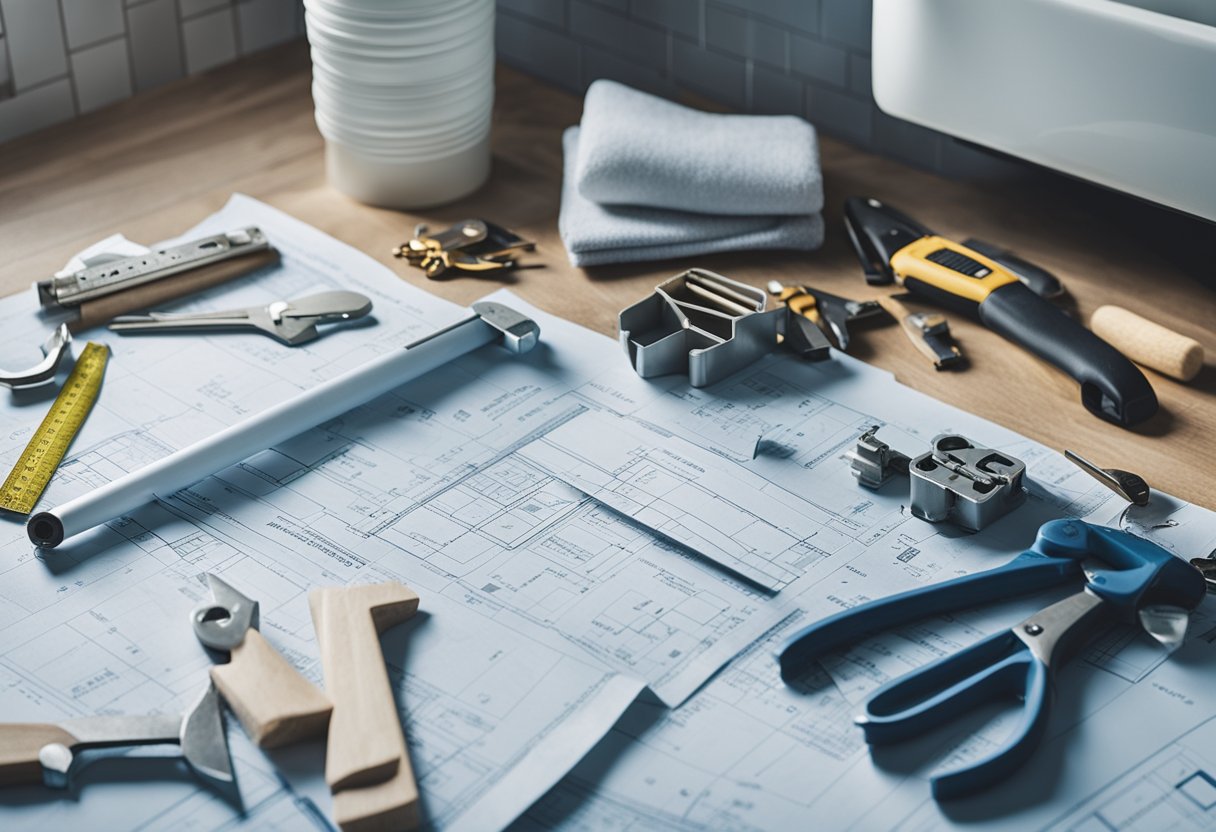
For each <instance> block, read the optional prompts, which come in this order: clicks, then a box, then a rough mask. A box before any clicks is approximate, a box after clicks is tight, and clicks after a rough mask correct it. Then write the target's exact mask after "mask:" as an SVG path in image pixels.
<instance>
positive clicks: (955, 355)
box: [878, 295, 966, 370]
mask: <svg viewBox="0 0 1216 832" xmlns="http://www.w3.org/2000/svg"><path fill="white" fill-rule="evenodd" d="M878 303H879V304H880V305H881V306H882V308H883V309H885V310H887V313H888V314H890V315H891V317H893V318H894V319H895V320H896V321H898V322H899V327H900V329H902V330H903V332H904V335H906V336H908V340H909V341H911V342H912V346H914V347H916V350H917V352H919V353H920V354H921V355H923V356H925V357H926V358H928V359H929V360H930V361H932V362H933V369H935V370H952V369H957V368H960V367H962V366H963V365H964V364H965V363H966V360H965V359H964V358H963V353H962V351H961V350H960V349H959V348H958V345H957V344H955V343H954V338H953V337H952V336H951V335H950V322H949V321H947V320H946V316H945V315H943V314H941V313H940V312H913V311H912V310H910V309H908V307H906V306H904V303H903V301H902V300H900V299H899V298H897V297H895V296H894V295H882V296H880V297H879V298H878Z"/></svg>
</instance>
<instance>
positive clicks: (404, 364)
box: [26, 301, 540, 549]
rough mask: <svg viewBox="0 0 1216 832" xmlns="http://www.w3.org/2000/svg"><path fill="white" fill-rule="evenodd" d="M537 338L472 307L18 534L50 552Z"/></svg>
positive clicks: (502, 315)
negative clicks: (478, 358) (388, 398)
mask: <svg viewBox="0 0 1216 832" xmlns="http://www.w3.org/2000/svg"><path fill="white" fill-rule="evenodd" d="M539 341H540V327H539V326H537V324H536V322H535V321H533V320H532V319H531V318H528V317H526V316H524V315H521V314H520V313H519V312H516V311H515V310H514V309H512V308H510V307H509V306H504V305H503V304H501V303H493V302H491V301H482V302H479V303H475V304H473V308H472V314H471V315H470V316H469V317H466V318H464V319H463V320H460V321H457V322H456V323H454V324H452V325H451V326H447V327H444V328H442V329H440V330H437V331H435V332H432V333H431V334H429V335H426V336H424V337H422V338H419V339H418V340H417V341H414V342H412V343H410V344H406V345H403V347H402V348H401V349H397V350H392V351H390V352H388V353H385V354H384V355H379V356H377V357H375V358H373V359H371V360H370V361H368V362H367V363H366V364H362V365H360V366H358V367H354V368H352V369H350V370H347V371H346V372H345V373H342V374H341V375H338V376H335V377H333V378H331V379H328V380H326V381H323V382H321V383H320V384H318V385H316V386H315V387H312V388H310V389H308V390H305V391H302V392H301V393H299V394H297V395H295V396H292V397H291V398H289V399H285V400H283V401H281V402H279V403H278V404H274V405H271V406H270V407H268V408H266V409H265V410H262V411H261V412H259V413H257V414H255V415H254V416H251V417H250V418H248V419H246V420H244V421H242V422H238V423H237V424H235V425H230V426H228V427H227V428H225V429H224V430H222V431H220V432H219V433H217V434H214V435H212V436H209V437H207V438H205V439H202V440H200V441H199V442H196V443H195V444H193V445H189V446H187V447H185V448H181V449H180V450H178V451H175V452H174V453H171V454H168V455H167V456H162V457H160V458H159V459H156V460H154V461H153V462H151V463H149V464H148V465H146V466H144V467H143V468H140V469H138V470H135V471H132V472H130V473H128V474H125V475H124V476H122V477H119V478H118V479H116V480H114V481H112V482H109V483H106V484H105V485H102V486H101V487H99V488H94V489H91V490H89V491H87V492H86V493H84V494H82V495H81V496H79V497H76V498H75V499H73V500H68V501H67V502H65V503H61V504H60V505H57V506H55V508H53V509H51V510H49V511H42V512H39V513H38V514H35V515H34V516H32V517H31V518H30V519H29V521H28V522H27V523H26V532H27V533H28V534H29V538H30V541H31V542H32V543H33V544H34V545H35V546H39V547H41V548H44V549H53V548H55V547H56V546H58V545H59V544H60V543H62V542H63V541H64V539H65V538H68V537H71V536H72V535H74V534H77V533H79V532H82V531H84V530H85V529H90V528H92V527H93V526H96V525H98V524H100V523H105V522H107V521H109V520H112V519H114V518H115V517H121V516H122V515H124V514H126V513H127V512H129V511H131V510H133V509H135V508H137V507H138V506H141V505H143V504H144V503H147V502H150V501H151V500H153V499H155V497H156V496H157V495H168V494H173V493H174V492H177V491H180V490H181V489H183V488H185V487H187V486H189V485H192V484H193V483H196V482H198V481H199V480H201V479H203V478H205V477H207V476H209V475H211V474H214V473H215V472H216V471H222V470H223V469H224V468H227V467H228V466H229V465H235V464H236V463H238V462H240V461H241V460H243V459H245V458H246V457H249V456H252V455H253V454H255V453H258V452H259V451H263V450H265V449H266V448H273V447H274V446H275V445H277V444H279V443H280V442H283V441H286V440H287V439H290V438H291V437H293V436H295V435H297V434H299V433H301V432H302V431H305V430H307V429H308V428H311V427H315V426H316V425H319V424H321V423H322V422H325V421H327V420H329V419H333V418H334V417H336V416H340V415H341V414H343V413H345V412H346V411H348V410H350V409H351V408H352V407H356V406H357V405H360V404H363V403H364V402H369V401H371V400H372V399H374V398H376V397H377V396H379V395H382V394H384V393H387V392H388V391H389V390H393V389H395V388H397V387H400V386H401V385H402V384H405V383H406V382H407V381H412V380H413V379H415V378H417V377H418V376H420V375H422V374H423V373H426V372H429V371H430V370H433V369H435V368H437V367H440V366H442V365H443V364H446V363H448V362H449V361H452V360H454V359H456V358H459V357H460V356H462V355H464V354H466V353H469V352H472V351H473V350H475V349H478V348H479V347H484V346H486V345H488V344H492V343H498V344H501V345H502V346H503V347H504V348H505V349H506V350H507V351H508V352H510V353H516V354H518V353H525V352H527V351H529V350H530V349H532V348H533V347H535V346H536V345H537V343H538V342H539Z"/></svg>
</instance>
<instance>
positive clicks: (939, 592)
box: [777, 520, 1205, 800]
mask: <svg viewBox="0 0 1216 832" xmlns="http://www.w3.org/2000/svg"><path fill="white" fill-rule="evenodd" d="M1080 578H1084V580H1085V586H1084V588H1083V589H1082V590H1081V591H1080V592H1078V593H1076V594H1075V595H1072V596H1070V597H1068V598H1065V599H1064V600H1063V601H1059V602H1058V603H1055V604H1052V605H1051V606H1049V607H1047V608H1045V609H1043V610H1041V611H1040V612H1038V613H1035V614H1034V615H1032V616H1031V617H1030V618H1028V619H1026V620H1025V621H1023V622H1022V623H1020V624H1018V625H1017V626H1015V627H1013V628H1012V629H1009V630H1005V631H1003V632H999V633H997V634H995V635H992V636H989V637H988V638H986V639H983V640H981V641H980V642H978V643H976V644H974V645H972V646H971V647H968V648H966V649H964V650H961V651H959V652H957V653H954V654H953V655H949V656H946V657H944V658H942V659H939V660H938V661H935V662H933V663H931V664H929V665H926V666H925V667H922V668H919V669H918V670H914V671H912V672H911V673H909V674H907V675H904V676H902V677H899V678H897V679H894V680H892V681H890V682H888V683H887V684H885V685H883V686H882V687H881V688H879V689H878V690H877V691H875V692H874V693H873V694H871V696H870V697H869V699H868V700H867V701H866V703H865V706H864V708H863V710H862V713H861V715H860V716H858V717H857V720H856V721H857V724H858V725H859V726H860V727H861V729H862V731H863V732H864V734H865V739H866V742H867V743H869V744H870V745H874V746H877V745H887V744H891V743H896V742H899V741H901V740H905V739H910V738H912V737H915V736H918V735H920V734H923V733H926V732H928V731H930V730H932V729H933V728H935V727H937V726H939V725H942V724H945V723H946V722H948V721H950V720H951V719H954V718H955V717H957V716H958V715H959V714H960V712H965V711H967V710H969V709H972V708H975V707H977V706H979V705H982V704H985V703H986V702H989V701H991V700H998V699H1001V698H1012V699H1015V700H1021V701H1022V703H1023V711H1022V716H1021V719H1020V720H1019V721H1018V723H1017V726H1016V727H1015V728H1014V730H1013V732H1012V734H1011V735H1010V736H1009V737H1008V738H1007V739H1005V740H1004V741H1003V742H1002V743H1000V744H999V745H997V746H996V748H995V750H993V751H992V752H991V753H989V754H987V755H984V756H978V757H973V758H969V761H968V762H967V763H965V764H964V765H963V766H961V767H959V768H956V769H953V770H951V771H946V772H940V773H938V774H936V775H934V776H933V777H932V778H931V780H930V783H931V786H932V791H933V796H934V797H935V798H936V799H938V800H949V799H952V798H958V797H965V796H967V795H969V794H971V793H973V792H975V791H978V790H980V789H984V788H988V787H990V786H994V785H996V784H998V783H1000V782H1001V781H1002V780H1003V779H1005V778H1006V777H1008V776H1009V775H1010V774H1012V773H1013V772H1014V771H1016V770H1017V769H1018V767H1019V766H1021V765H1022V764H1023V763H1025V762H1026V761H1027V760H1028V759H1029V758H1030V757H1031V755H1033V754H1034V751H1035V749H1036V747H1037V746H1038V744H1039V742H1040V740H1041V739H1042V737H1043V734H1044V732H1045V730H1046V728H1047V716H1048V708H1049V705H1050V701H1051V698H1052V696H1053V691H1052V686H1053V684H1054V677H1055V674H1056V672H1057V671H1058V670H1059V668H1060V666H1061V665H1062V664H1064V662H1066V661H1067V660H1068V659H1069V658H1070V657H1071V656H1072V655H1074V654H1075V653H1076V652H1077V650H1079V649H1080V648H1081V647H1083V646H1084V645H1085V644H1086V643H1087V642H1088V641H1089V640H1090V639H1091V638H1093V637H1094V636H1095V635H1096V634H1097V633H1099V632H1101V631H1102V630H1103V629H1104V628H1106V627H1109V626H1110V625H1111V624H1114V623H1120V622H1123V623H1139V624H1140V625H1141V626H1142V627H1143V628H1144V629H1145V630H1146V631H1147V632H1148V633H1149V635H1151V636H1152V637H1153V638H1155V639H1156V640H1157V641H1159V642H1161V643H1162V644H1164V645H1165V646H1166V647H1167V648H1173V647H1176V646H1177V645H1179V644H1180V643H1181V642H1182V639H1183V637H1184V636H1185V633H1186V624H1187V621H1188V616H1189V613H1190V611H1191V610H1193V609H1195V607H1196V606H1198V605H1199V603H1200V601H1202V600H1203V597H1204V594H1205V585H1204V579H1203V575H1202V574H1201V573H1200V572H1199V570H1198V569H1196V568H1195V567H1193V566H1191V565H1190V564H1188V563H1187V562H1186V561H1184V560H1181V559H1179V558H1176V557H1174V556H1173V555H1171V554H1170V553H1169V552H1168V551H1166V550H1165V549H1163V548H1161V547H1160V546H1157V545H1156V544H1155V543H1151V542H1149V541H1147V540H1144V539H1143V538H1140V537H1136V536H1134V535H1131V534H1128V533H1126V532H1122V531H1118V530H1115V529H1109V528H1105V527H1103V526H1094V525H1091V524H1089V523H1084V522H1082V521H1080V520H1053V521H1051V522H1050V523H1047V524H1045V525H1044V526H1043V527H1042V528H1040V529H1039V533H1038V537H1037V538H1036V540H1035V542H1034V545H1033V546H1032V547H1031V548H1030V549H1028V550H1027V551H1025V552H1023V553H1022V554H1021V555H1019V556H1018V557H1016V558H1014V559H1013V560H1012V561H1010V562H1009V563H1007V564H1005V565H1004V566H1001V567H998V568H996V569H990V570H988V571H986V572H980V573H977V574H975V575H968V576H967V577H964V578H957V579H955V580H951V581H945V582H943V583H939V584H935V585H933V586H928V587H924V588H921V589H914V590H911V591H909V592H904V593H901V594H898V595H893V596H891V597H889V598H881V599H879V600H877V601H870V602H868V603H865V604H861V605H860V606H857V607H854V608H853V609H850V610H846V611H845V612H841V613H837V614H836V615H833V616H830V617H828V618H825V619H823V620H822V621H819V622H816V623H814V624H811V625H810V626H808V627H805V628H803V629H802V630H800V631H799V632H797V633H795V634H794V635H793V636H791V637H790V638H789V639H787V640H786V641H785V643H784V644H783V645H782V646H781V648H780V649H779V650H778V651H777V661H778V662H779V663H780V665H781V672H782V674H783V675H784V676H785V677H786V678H787V679H789V678H795V677H797V676H798V675H800V674H801V673H803V672H805V671H806V669H807V668H808V665H810V664H811V663H812V662H814V661H815V660H817V659H818V658H819V657H820V656H823V655H824V654H826V653H828V652H830V651H833V650H836V649H839V648H842V647H845V646H846V645H848V644H851V643H854V642H856V641H859V640H861V639H862V638H865V637H867V636H869V635H873V634H875V633H877V632H879V631H882V630H888V629H890V628H892V627H899V626H901V625H904V624H910V623H912V622H914V621H916V620H917V619H920V618H925V617H927V616H931V615H938V614H942V613H948V612H952V611H955V610H960V609H965V608H967V607H972V606H977V605H980V604H983V603H987V602H995V601H999V600H1001V599H1003V598H1007V597H1009V596H1012V595H1020V594H1025V593H1028V592H1033V591H1038V590H1041V589H1046V588H1047V587H1051V586H1055V585H1059V584H1065V583H1069V582H1072V581H1075V580H1077V579H1080Z"/></svg>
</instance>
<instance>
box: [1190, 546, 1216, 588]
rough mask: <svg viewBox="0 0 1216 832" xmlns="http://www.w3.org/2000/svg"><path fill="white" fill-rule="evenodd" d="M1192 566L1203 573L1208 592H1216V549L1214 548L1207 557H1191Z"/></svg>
mask: <svg viewBox="0 0 1216 832" xmlns="http://www.w3.org/2000/svg"><path fill="white" fill-rule="evenodd" d="M1191 566H1193V567H1195V568H1196V569H1198V570H1199V571H1200V572H1201V573H1203V579H1204V581H1206V582H1207V585H1208V592H1213V593H1216V549H1214V550H1212V552H1211V553H1210V554H1208V556H1207V557H1206V558H1191Z"/></svg>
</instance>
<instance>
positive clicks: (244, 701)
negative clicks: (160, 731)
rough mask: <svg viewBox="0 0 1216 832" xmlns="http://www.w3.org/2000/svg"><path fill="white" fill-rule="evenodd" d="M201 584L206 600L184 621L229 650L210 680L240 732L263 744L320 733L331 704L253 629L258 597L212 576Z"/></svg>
mask: <svg viewBox="0 0 1216 832" xmlns="http://www.w3.org/2000/svg"><path fill="white" fill-rule="evenodd" d="M207 584H208V586H209V588H210V589H211V600H209V601H204V602H203V603H201V604H199V605H198V606H197V607H195V608H194V611H193V612H192V613H191V614H190V622H191V624H192V625H193V626H194V634H195V635H196V636H198V640H199V641H201V642H202V643H203V644H204V645H205V646H207V647H210V648H211V649H212V650H218V651H222V652H226V653H228V654H229V660H228V663H227V664H219V665H216V666H214V667H212V668H211V681H212V682H214V683H215V686H216V687H217V688H218V689H219V691H220V693H221V694H222V695H223V697H224V700H225V701H226V702H227V703H228V706H229V707H231V708H232V710H233V711H234V712H235V713H236V715H237V718H238V719H240V721H241V726H242V727H243V728H244V729H245V733H246V734H248V735H249V737H250V739H252V740H253V741H254V742H256V743H257V744H258V745H260V746H262V747H263V748H277V747H279V746H282V745H287V744H289V743H293V742H297V741H299V740H303V739H307V738H309V737H313V736H317V735H320V734H321V733H323V732H324V731H325V727H326V726H327V725H328V724H329V714H330V711H331V710H333V706H332V705H330V702H329V700H328V699H326V698H325V694H323V693H321V691H320V690H318V689H317V687H316V686H315V685H313V683H312V682H310V681H308V680H307V679H305V678H304V677H303V676H301V675H300V672H299V671H298V670H296V669H295V668H294V667H293V666H292V665H291V663H289V662H288V661H287V660H286V659H285V658H283V655H282V654H281V653H279V651H278V650H275V649H274V647H272V646H271V644H270V642H268V641H267V640H266V639H265V637H263V636H262V634H261V633H260V632H259V631H258V618H259V616H258V602H257V601H254V600H252V599H249V598H246V597H245V596H244V595H242V594H241V593H240V592H238V591H237V590H236V589H234V588H233V587H232V586H230V585H229V584H228V583H226V582H225V581H224V580H223V579H221V578H219V577H217V576H215V575H207Z"/></svg>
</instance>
